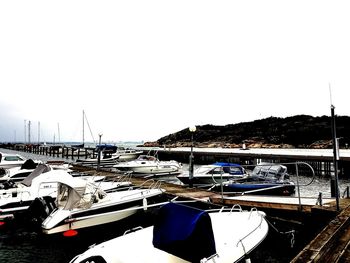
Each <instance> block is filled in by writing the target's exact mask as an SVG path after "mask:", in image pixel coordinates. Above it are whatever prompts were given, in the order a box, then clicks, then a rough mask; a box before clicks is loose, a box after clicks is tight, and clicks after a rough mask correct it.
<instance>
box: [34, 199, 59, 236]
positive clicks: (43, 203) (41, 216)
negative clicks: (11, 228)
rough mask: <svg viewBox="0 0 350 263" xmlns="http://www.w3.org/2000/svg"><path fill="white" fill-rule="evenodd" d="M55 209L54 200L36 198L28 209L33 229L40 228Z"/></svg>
mask: <svg viewBox="0 0 350 263" xmlns="http://www.w3.org/2000/svg"><path fill="white" fill-rule="evenodd" d="M56 208H57V205H56V203H55V198H53V197H51V196H43V197H37V198H35V199H34V201H33V202H32V203H31V205H30V206H29V208H28V217H29V220H30V222H31V224H32V226H33V227H34V228H38V229H39V228H40V227H41V223H42V222H43V221H44V220H45V219H46V218H47V217H48V216H49V215H50V214H51V212H52V211H53V210H55V209H56Z"/></svg>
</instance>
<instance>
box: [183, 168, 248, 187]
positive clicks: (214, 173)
mask: <svg viewBox="0 0 350 263" xmlns="http://www.w3.org/2000/svg"><path fill="white" fill-rule="evenodd" d="M247 176H248V174H247V173H246V171H245V169H244V168H243V167H242V166H241V165H239V164H236V163H223V162H216V163H213V164H209V165H203V166H201V167H199V168H197V169H196V170H195V171H194V172H193V177H192V179H191V178H190V176H189V174H188V173H183V174H180V175H178V176H177V179H179V180H180V181H181V182H182V183H183V184H189V183H190V180H191V181H192V184H193V185H195V186H206V185H208V186H209V185H213V184H218V183H221V182H224V181H228V180H230V179H242V178H246V177H247Z"/></svg>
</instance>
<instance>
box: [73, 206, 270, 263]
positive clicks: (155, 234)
mask: <svg viewBox="0 0 350 263" xmlns="http://www.w3.org/2000/svg"><path fill="white" fill-rule="evenodd" d="M138 229H139V230H137V229H136V228H135V229H133V231H128V232H127V233H125V234H124V235H122V236H119V237H116V238H113V239H111V240H108V241H105V242H103V243H100V244H97V245H92V246H90V247H89V249H88V250H86V251H85V252H83V253H82V254H80V255H77V256H75V257H74V258H73V259H72V260H71V261H70V263H87V262H107V263H110V262H120V263H131V262H143V263H147V262H164V263H165V262H173V263H175V262H176V263H180V262H181V263H182V262H202V263H204V262H217V263H226V262H227V263H228V262H230V263H232V262H239V261H240V260H242V259H243V258H245V257H248V255H249V253H251V252H252V251H253V250H254V249H255V248H256V247H257V246H258V245H259V244H260V243H261V242H262V241H263V240H264V239H265V237H266V236H267V234H268V229H269V227H268V223H267V221H266V219H265V214H264V213H263V212H261V211H258V210H256V209H252V210H251V211H243V210H242V209H240V208H239V207H238V206H234V207H233V208H232V209H224V208H222V209H216V210H209V211H205V210H201V209H197V208H194V207H191V206H188V205H184V204H179V203H174V202H170V203H168V204H165V205H163V206H162V207H161V208H160V209H159V214H158V215H157V217H156V218H155V223H154V225H153V226H149V227H146V228H138ZM135 248H137V252H136V253H135V252H132V251H133V250H134V249H135Z"/></svg>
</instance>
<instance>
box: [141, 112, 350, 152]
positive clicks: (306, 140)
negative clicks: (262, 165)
mask: <svg viewBox="0 0 350 263" xmlns="http://www.w3.org/2000/svg"><path fill="white" fill-rule="evenodd" d="M336 134H337V137H338V138H340V141H339V142H340V147H341V148H345V147H348V146H349V147H350V117H349V116H336ZM194 141H195V146H196V147H227V148H235V147H242V144H243V143H245V145H246V147H250V148H257V147H264V148H332V129H331V117H330V116H321V117H312V116H308V115H297V116H292V117H287V118H277V117H270V118H266V119H261V120H256V121H252V122H243V123H238V124H228V125H225V126H216V125H209V124H208V125H203V126H197V130H196V132H195V133H194ZM190 142H191V134H190V132H189V130H188V128H185V129H183V130H181V131H179V132H176V133H173V134H170V135H168V136H165V137H162V138H160V139H159V140H157V141H156V142H148V143H145V146H164V145H165V146H166V147H181V146H189V145H190Z"/></svg>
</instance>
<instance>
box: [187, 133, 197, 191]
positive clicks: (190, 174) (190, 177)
mask: <svg viewBox="0 0 350 263" xmlns="http://www.w3.org/2000/svg"><path fill="white" fill-rule="evenodd" d="M189 130H190V133H191V153H190V160H189V174H188V175H189V176H188V179H189V187H190V188H192V187H193V133H194V132H195V131H196V126H193V127H190V128H189Z"/></svg>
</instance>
